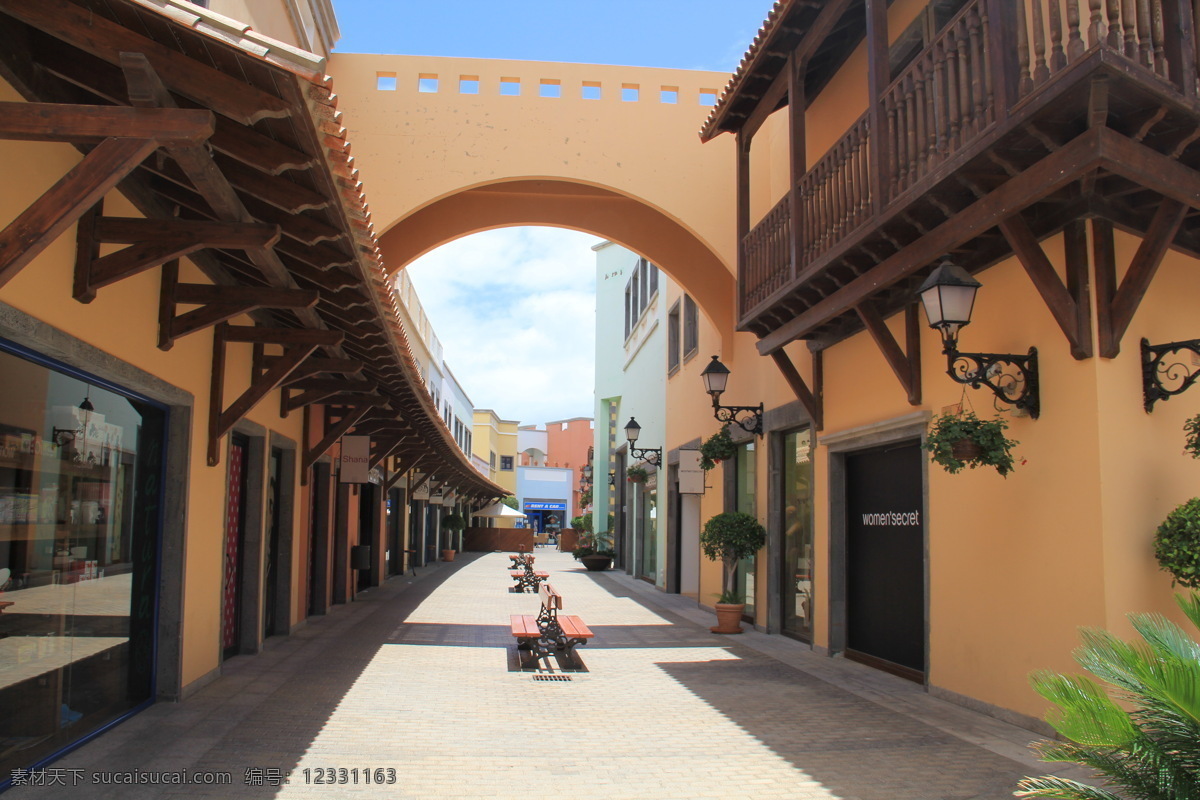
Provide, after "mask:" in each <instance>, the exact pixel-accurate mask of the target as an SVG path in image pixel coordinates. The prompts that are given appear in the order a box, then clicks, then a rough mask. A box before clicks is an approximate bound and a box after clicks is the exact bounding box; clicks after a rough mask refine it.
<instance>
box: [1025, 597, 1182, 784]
mask: <svg viewBox="0 0 1200 800" xmlns="http://www.w3.org/2000/svg"><path fill="white" fill-rule="evenodd" d="M1175 600H1176V602H1178V603H1179V606H1180V608H1182V609H1183V612H1184V614H1186V615H1187V617H1188V619H1190V620H1191V622H1192V625H1193V626H1195V627H1196V628H1197V629H1200V594H1197V593H1195V592H1193V593H1192V594H1191V596H1190V597H1184V596H1182V595H1176V597H1175ZM1129 620H1130V621H1131V622H1132V623H1133V627H1134V630H1136V631H1137V632H1138V634H1139V635H1140V636H1141V640H1140V641H1137V642H1134V643H1127V642H1123V641H1121V640H1120V639H1118V638H1117V637H1115V636H1113V635H1112V634H1111V633H1108V632H1107V631H1102V630H1095V629H1084V630H1083V631H1082V636H1083V646H1082V647H1080V648H1079V649H1078V650H1076V651H1075V660H1076V661H1078V662H1079V663H1080V665H1081V666H1082V667H1083V668H1084V669H1086V670H1087V671H1088V672H1090V673H1092V675H1095V676H1096V677H1097V678H1099V679H1100V680H1099V681H1097V680H1095V679H1093V678H1091V677H1089V676H1087V675H1060V674H1057V673H1054V672H1037V673H1034V674H1033V675H1032V676H1031V677H1030V681H1031V682H1032V684H1033V687H1034V689H1036V690H1037V692H1038V694H1040V695H1042V696H1043V697H1045V698H1046V699H1047V700H1049V701H1050V702H1052V703H1054V705H1055V708H1054V709H1052V710H1051V711H1050V713H1049V714H1048V715H1047V717H1046V720H1047V721H1048V722H1049V723H1050V724H1051V725H1053V726H1054V728H1055V730H1057V731H1058V732H1059V734H1061V735H1062V737H1063V738H1064V739H1065V741H1057V742H1049V741H1046V742H1040V743H1037V744H1035V745H1034V746H1033V747H1034V750H1035V751H1036V752H1037V753H1038V756H1039V757H1040V758H1041V759H1042V760H1043V761H1050V762H1057V763H1074V764H1083V765H1085V766H1088V767H1091V768H1092V769H1093V770H1095V773H1096V777H1098V778H1102V779H1103V781H1104V784H1105V788H1096V787H1094V786H1088V785H1086V784H1082V783H1079V782H1077V781H1073V780H1067V779H1065V778H1058V777H1055V776H1050V775H1047V776H1043V777H1040V778H1026V779H1024V780H1023V781H1021V782H1020V784H1019V791H1017V792H1015V793H1014V794H1015V795H1016V796H1017V797H1044V798H1058V799H1059V800H1122V798H1128V799H1129V800H1133V799H1134V798H1139V799H1141V800H1195V798H1200V644H1198V643H1197V642H1196V641H1195V640H1194V639H1192V638H1189V637H1188V635H1187V633H1186V632H1184V630H1183V629H1182V628H1180V627H1179V626H1178V625H1176V624H1174V623H1173V622H1170V621H1169V620H1167V619H1166V618H1164V617H1162V616H1161V615H1158V614H1130V615H1129ZM1101 681H1102V682H1103V683H1102V682H1101ZM1127 708H1132V710H1131V711H1130V710H1126V709H1127ZM1108 787H1112V788H1114V789H1116V790H1119V791H1121V792H1122V794H1116V793H1114V792H1112V791H1109V789H1108Z"/></svg>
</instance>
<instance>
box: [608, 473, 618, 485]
mask: <svg viewBox="0 0 1200 800" xmlns="http://www.w3.org/2000/svg"><path fill="white" fill-rule="evenodd" d="M608 485H609V486H616V485H617V471H616V470H615V469H614V470H609V473H608Z"/></svg>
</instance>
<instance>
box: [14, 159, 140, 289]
mask: <svg viewBox="0 0 1200 800" xmlns="http://www.w3.org/2000/svg"><path fill="white" fill-rule="evenodd" d="M157 147H158V144H157V143H156V142H155V140H154V139H152V138H151V139H127V138H121V139H115V138H114V139H105V140H104V141H103V142H101V143H100V144H98V145H96V147H95V149H93V150H92V151H91V152H90V153H88V154H87V155H86V156H84V157H83V160H82V161H80V162H79V163H78V164H76V165H75V166H74V167H72V168H71V169H70V170H69V171H68V172H67V174H66V175H64V176H63V177H62V178H61V179H60V180H59V181H58V182H57V183H55V184H54V185H53V186H51V187H50V188H49V189H47V190H46V191H45V192H44V193H43V194H42V196H41V197H39V198H38V199H37V200H35V201H34V202H33V204H32V205H30V206H29V207H28V208H27V209H25V211H23V212H22V213H21V214H20V215H19V216H18V217H17V218H16V219H15V220H13V221H12V222H10V223H9V224H8V227H6V228H5V229H4V230H3V231H0V287H3V286H4V285H5V284H6V283H8V282H9V281H10V280H11V279H12V278H13V276H15V275H16V274H17V273H18V272H20V271H21V269H23V268H24V267H25V266H26V265H27V264H29V262H31V261H33V259H34V258H36V257H37V255H38V254H39V253H40V252H42V250H44V249H45V248H46V246H47V245H49V244H50V243H51V242H52V241H54V240H55V239H56V238H58V236H59V235H60V234H61V233H63V231H65V230H66V229H67V228H69V227H70V226H71V225H72V224H74V222H75V221H76V220H77V219H79V217H80V216H81V215H82V214H83V213H84V212H85V211H87V210H88V209H89V208H91V207H92V206H94V205H95V204H96V203H97V202H99V201H100V198H102V197H104V195H105V194H107V193H108V192H109V190H111V189H112V188H113V187H114V186H116V185H117V184H118V183H120V182H121V180H123V179H124V178H125V176H126V175H128V174H129V173H130V172H132V171H133V170H134V168H136V167H137V165H138V164H140V163H141V162H142V160H143V159H145V158H146V157H147V156H148V155H150V154H151V153H153V152H154V151H155V149H157Z"/></svg>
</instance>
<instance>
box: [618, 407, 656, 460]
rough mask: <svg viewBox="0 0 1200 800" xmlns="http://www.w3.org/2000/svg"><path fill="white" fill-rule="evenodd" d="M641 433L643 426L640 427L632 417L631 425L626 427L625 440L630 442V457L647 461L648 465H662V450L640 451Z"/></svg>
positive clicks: (630, 419)
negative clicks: (639, 440)
mask: <svg viewBox="0 0 1200 800" xmlns="http://www.w3.org/2000/svg"><path fill="white" fill-rule="evenodd" d="M641 432H642V426H641V425H638V423H637V420H636V419H634V418H633V417H630V418H629V424H627V425H626V426H625V438H626V439H627V440H628V441H629V455H630V456H632V457H633V458H634V459H635V460H638V461H645V462H646V463H647V464H650V465H651V466H655V467H657V466H659V465H660V464H662V448H661V447H655V448H649V449H645V450H642V449H639V448H638V447H637V440H638V434H640V433H641Z"/></svg>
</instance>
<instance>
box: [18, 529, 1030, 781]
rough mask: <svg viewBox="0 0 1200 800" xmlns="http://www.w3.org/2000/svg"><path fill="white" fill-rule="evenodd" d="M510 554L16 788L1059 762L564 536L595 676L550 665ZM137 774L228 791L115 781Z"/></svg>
mask: <svg viewBox="0 0 1200 800" xmlns="http://www.w3.org/2000/svg"><path fill="white" fill-rule="evenodd" d="M507 564H508V558H507V556H506V555H503V554H498V553H489V554H485V555H474V554H472V555H468V556H465V557H460V560H459V561H458V562H455V563H453V564H439V565H438V566H436V567H429V568H425V569H421V570H420V574H419V576H418V577H417V578H413V577H411V576H406V577H402V578H393V579H392V580H390V581H389V582H388V583H387V584H386V585H385V586H383V587H380V588H378V589H373V590H371V591H370V592H367V593H366V594H364V595H361V596H360V598H359V600H358V601H357V602H355V603H352V604H350V605H348V606H343V607H338V608H336V609H334V610H333V612H332V613H330V614H329V615H328V616H327V617H324V618H321V619H317V620H313V621H311V622H310V623H309V624H308V625H307V626H305V627H304V628H302V629H301V630H300V631H298V632H297V633H296V634H294V635H292V636H291V637H288V638H285V639H280V640H279V641H278V642H275V641H274V640H272V642H270V644H269V646H268V647H267V648H266V650H265V651H264V652H263V653H261V654H259V655H257V656H252V657H240V658H236V659H233V660H232V661H230V662H228V663H227V664H226V665H225V674H224V675H223V676H222V677H221V678H220V679H218V680H216V681H214V682H213V683H212V684H210V685H209V686H207V687H205V688H204V689H202V690H201V691H199V692H198V693H196V694H195V695H193V696H192V697H190V698H189V699H188V700H186V701H185V702H183V703H178V704H169V703H160V704H158V705H155V706H153V707H152V708H150V709H148V710H147V711H145V712H143V713H141V714H139V715H138V716H136V717H135V718H133V719H131V720H129V721H128V722H126V723H124V724H123V725H120V726H118V727H117V728H115V729H114V730H112V731H111V732H109V733H108V734H106V735H104V736H102V737H100V738H98V739H97V740H96V741H94V742H92V743H90V744H88V745H86V746H85V747H82V748H81V749H79V750H78V751H76V752H75V753H72V754H70V755H69V756H67V757H66V758H64V759H62V760H60V761H58V762H56V763H55V764H54V767H53V768H54V769H55V770H57V772H56V773H55V774H56V776H57V777H58V778H59V779H61V780H62V781H63V782H64V783H66V784H67V786H58V787H44V786H22V787H16V788H14V789H12V790H11V791H10V792H9V793H8V797H6V799H5V800H8V798H9V797H11V798H12V800H26V799H27V798H37V799H38V800H49V799H50V798H60V797H61V798H71V800H81V799H86V798H121V800H141V799H142V798H163V799H164V800H165V799H166V798H189V799H191V800H195V799H196V798H222V799H224V798H274V797H278V798H300V797H338V798H340V797H363V798H368V797H370V798H393V797H422V798H521V799H522V800H528V798H531V797H538V796H540V795H542V794H545V795H547V796H550V797H556V796H559V797H561V796H565V797H573V798H585V799H586V798H604V800H611V799H614V798H639V800H655V799H656V798H680V799H681V800H691V799H692V798H722V799H723V800H727V799H728V798H751V797H753V798H792V799H796V798H803V799H806V800H807V799H808V798H812V799H813V800H831V799H834V798H839V799H840V800H852V799H861V800H942V799H946V800H949V799H950V798H954V799H955V800H959V799H961V800H968V799H969V798H975V799H978V800H1001V798H1010V797H1011V796H1012V791H1013V788H1014V787H1015V785H1016V781H1017V780H1018V779H1019V778H1020V777H1022V776H1024V775H1028V774H1043V773H1045V772H1046V767H1047V766H1048V765H1043V764H1039V763H1038V762H1036V761H1035V760H1034V759H1033V758H1032V757H1031V756H1030V755H1029V753H1028V751H1027V750H1026V748H1025V745H1026V744H1027V743H1028V742H1029V741H1030V740H1032V739H1034V738H1037V737H1036V736H1035V735H1034V734H1031V733H1030V732H1029V731H1026V730H1023V729H1020V728H1015V727H1012V726H1009V725H1006V724H1004V723H1001V722H999V721H996V720H993V719H991V718H988V717H983V716H980V715H977V714H974V713H972V712H969V711H967V710H965V709H962V708H960V707H958V706H954V705H952V704H949V703H945V702H942V701H939V700H937V699H935V698H932V697H930V696H929V695H927V694H925V693H924V692H922V691H921V690H920V688H919V687H917V686H915V685H914V684H910V683H908V682H905V681H902V680H899V679H896V678H893V677H891V676H888V675H885V674H883V673H879V672H877V671H875V670H871V669H868V668H866V667H862V666H860V665H857V664H853V663H850V662H846V661H843V660H840V659H829V658H823V657H820V656H817V655H815V654H813V653H812V652H811V651H809V650H808V649H807V648H805V647H804V646H802V645H800V644H799V643H797V642H793V641H791V640H788V639H785V638H783V637H778V636H765V635H762V634H759V633H755V632H749V633H747V634H744V635H742V636H737V637H721V636H715V635H713V634H710V633H709V632H708V630H707V626H708V625H711V624H713V622H714V618H713V617H712V616H711V614H708V613H707V612H704V611H702V610H700V609H697V608H696V607H695V603H694V601H689V600H687V599H686V598H681V597H678V596H671V595H664V594H662V593H661V592H658V591H656V590H655V589H653V587H650V586H648V585H646V584H644V583H641V582H638V581H633V580H631V579H629V578H628V577H627V576H625V575H623V574H618V573H587V572H585V571H583V570H582V569H581V568H579V567H577V566H576V564H575V562H574V561H573V560H572V559H571V558H570V556H568V555H564V554H558V553H553V552H551V551H550V550H549V549H548V548H542V550H541V551H539V553H538V561H537V566H538V567H539V568H541V569H546V570H548V571H549V572H551V576H552V577H551V582H552V583H553V584H554V585H555V587H556V588H557V589H558V590H559V591H560V592H561V593H562V594H563V596H564V598H565V606H566V608H565V613H576V614H579V615H580V616H582V617H583V618H584V620H585V621H586V622H587V623H588V624H589V625H590V626H591V627H592V629H593V630H594V631H595V632H596V638H595V639H594V640H593V641H592V643H590V644H589V645H587V646H586V647H582V648H580V649H579V651H578V652H579V653H580V656H581V659H582V661H583V662H584V665H585V667H586V669H587V671H586V672H585V673H575V674H572V675H570V681H543V680H535V678H534V676H533V675H532V674H531V673H529V672H525V673H522V672H521V671H520V670H519V667H518V661H517V657H516V650H515V648H514V647H513V644H512V641H511V636H510V635H509V631H508V624H507V623H508V615H509V614H513V613H535V612H536V610H537V607H538V600H537V597H536V595H531V594H524V595H520V594H512V593H510V592H509V591H508V586H509V585H510V584H511V581H510V579H509V577H508V574H507ZM135 769H136V770H141V771H144V772H146V773H147V774H148V775H147V776H146V777H149V774H155V777H158V778H159V779H160V780H162V777H161V774H162V773H164V772H170V773H172V774H178V771H186V774H187V775H188V776H189V777H190V776H192V775H194V774H195V773H196V772H199V771H209V772H213V773H217V774H218V775H220V774H221V773H224V774H227V775H228V776H229V781H230V784H229V785H223V786H204V785H196V784H191V785H183V786H167V787H163V786H114V785H97V784H96V783H95V782H96V781H101V780H106V778H105V776H104V775H103V774H102V773H105V772H113V771H128V770H135ZM331 769H332V770H345V772H344V773H339V772H333V773H330V772H329V770H331ZM355 770H358V772H357V774H356V773H355ZM389 770H391V771H392V772H389ZM368 771H369V774H370V781H371V782H370V783H367V782H366V781H367V778H366V773H367V772H368ZM285 775H290V781H289V782H286V783H284V782H282V781H281V780H280V778H282V777H283V776H285ZM355 778H357V784H356V783H354V782H353V781H354V780H355ZM326 779H332V781H334V784H333V785H328V784H318V783H317V781H318V780H326ZM380 779H382V780H383V783H382V784H380V783H378V782H377V781H378V780H380ZM390 781H394V782H390ZM72 783H77V784H78V785H70V784H72Z"/></svg>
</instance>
